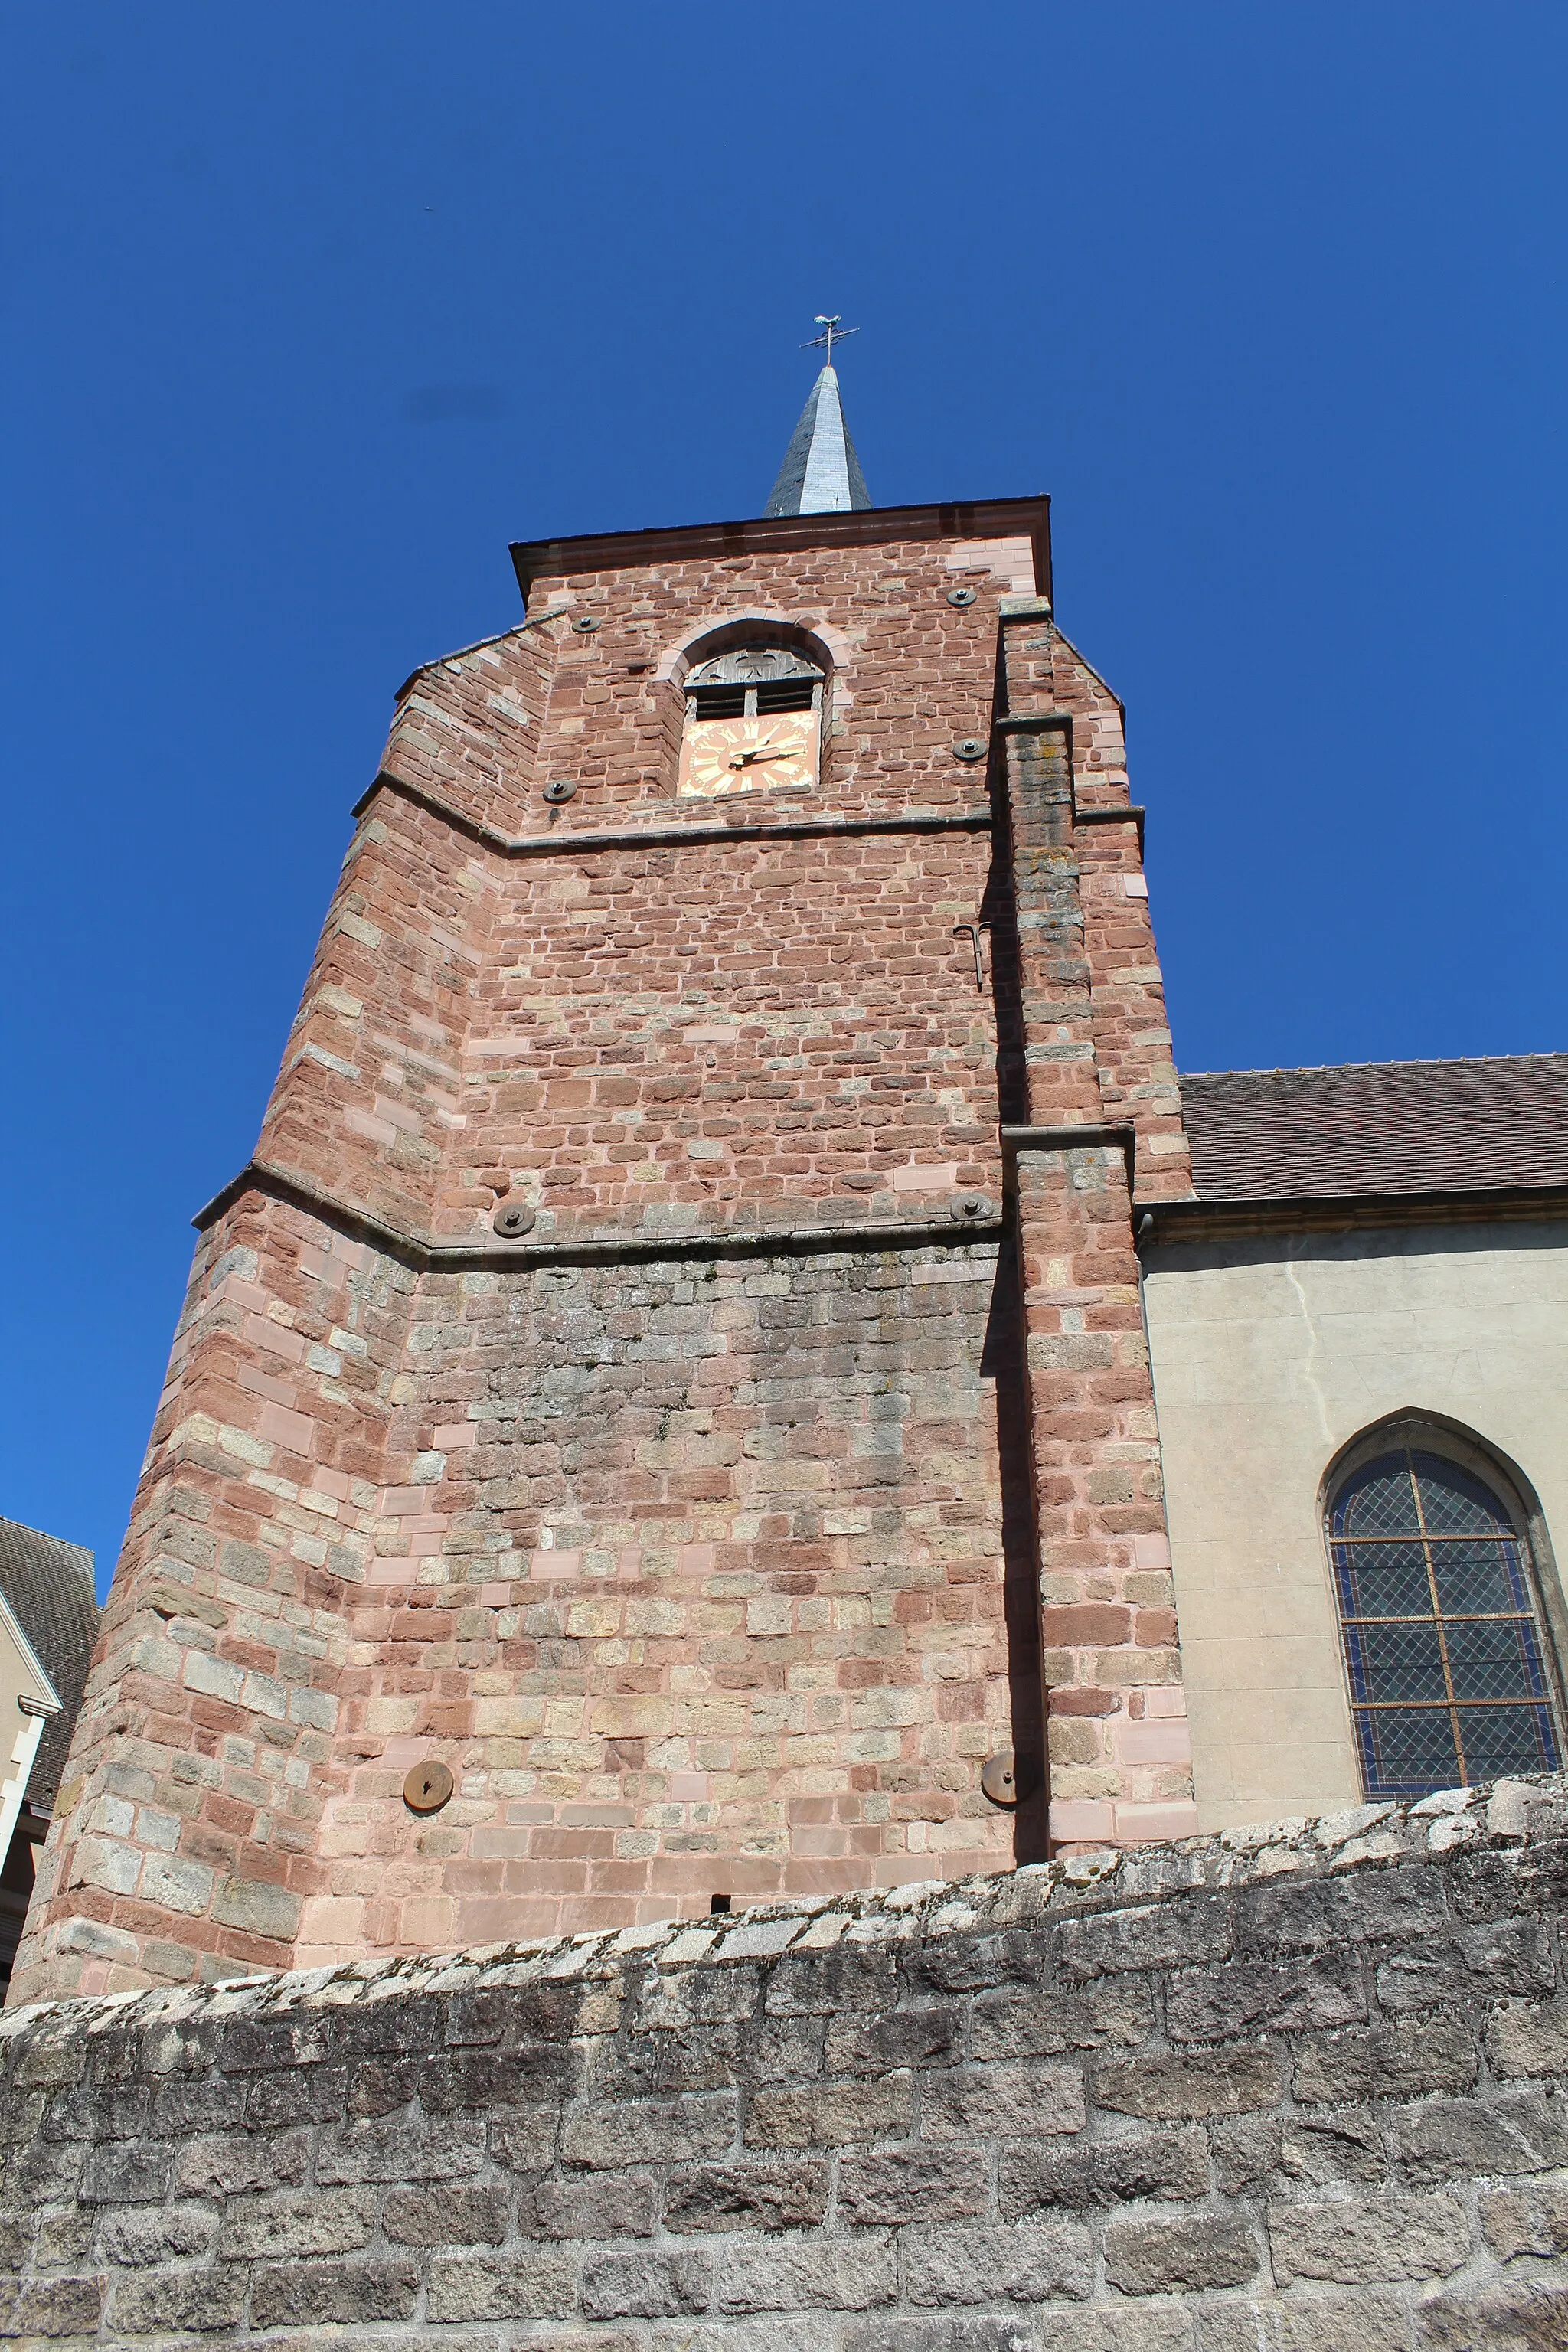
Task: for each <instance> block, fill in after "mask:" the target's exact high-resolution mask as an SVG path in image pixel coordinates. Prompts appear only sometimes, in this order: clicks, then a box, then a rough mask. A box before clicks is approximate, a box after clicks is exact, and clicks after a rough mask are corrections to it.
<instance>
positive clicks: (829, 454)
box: [763, 360, 871, 515]
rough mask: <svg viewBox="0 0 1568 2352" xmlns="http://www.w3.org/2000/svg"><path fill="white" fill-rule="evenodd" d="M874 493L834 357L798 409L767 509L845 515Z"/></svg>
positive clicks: (769, 511) (776, 512)
mask: <svg viewBox="0 0 1568 2352" xmlns="http://www.w3.org/2000/svg"><path fill="white" fill-rule="evenodd" d="M870 503H871V493H870V492H869V490H868V488H866V477H865V475H864V474H863V473H862V472H861V471H860V460H859V458H858V457H857V456H856V455H855V444H854V442H853V441H851V439H850V438H849V427H848V426H847V425H846V424H845V422H844V406H843V403H842V402H841V401H840V399H839V397H838V375H837V370H836V369H835V367H834V365H833V362H831V360H830V361H829V362H828V363H827V365H826V367H825V368H824V369H823V371H822V373H821V374H820V375H819V376H818V377H817V379H816V383H814V384H813V385H812V387H811V396H810V398H809V399H808V400H807V402H806V404H805V407H804V408H803V409H802V410H801V412H800V423H799V424H798V425H796V426H795V432H794V435H793V436H792V437H791V440H790V445H789V447H788V448H787V449H786V450H785V451H784V464H783V465H782V466H781V467H779V478H778V480H777V481H776V482H775V483H774V484H773V496H772V498H771V499H769V500H768V503H767V505H766V507H765V508H764V509H763V512H764V513H765V514H771V515H789V514H845V513H847V511H848V510H849V509H850V508H851V507H868V506H869V505H870Z"/></svg>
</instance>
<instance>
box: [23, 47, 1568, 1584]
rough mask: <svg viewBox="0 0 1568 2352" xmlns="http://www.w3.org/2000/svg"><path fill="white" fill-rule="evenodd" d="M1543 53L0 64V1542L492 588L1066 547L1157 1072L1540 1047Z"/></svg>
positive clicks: (129, 1350) (1557, 492)
mask: <svg viewBox="0 0 1568 2352" xmlns="http://www.w3.org/2000/svg"><path fill="white" fill-rule="evenodd" d="M1565 64H1568V11H1565V10H1564V9H1563V6H1562V5H1561V0H1555V5H1531V0H1510V5H1508V6H1506V7H1492V8H1478V7H1476V6H1474V5H1465V6H1458V5H1447V0H1380V5H1376V6H1368V5H1365V0H1352V5H1346V0H1327V4H1326V5H1324V0H1319V5H1312V6H1310V7H1306V6H1302V5H1287V0H1273V5H1265V6H1247V5H1241V0H1229V5H1219V6H1216V5H1202V0H1197V4H1196V5H1194V0H1188V5H1184V6H1182V7H1180V8H1177V7H1173V6H1171V5H1169V0H1158V5H1125V0H1123V5H1100V6H1092V7H1089V8H1076V9H1072V10H1068V9H1067V8H1064V7H1061V6H1058V5H1051V0H1028V5H1002V4H1001V0H992V5H987V0H979V5H969V6H965V7H954V6H952V5H932V0H900V5H893V0H883V5H853V0H839V5H834V6H831V7H826V6H821V5H809V0H794V5H790V6H789V7H787V8H782V7H781V8H768V9H758V8H752V9H737V8H735V7H734V6H732V5H679V0H678V5H666V6H663V7H653V6H647V5H641V6H637V5H626V0H595V5H594V6H593V7H591V8H586V9H583V8H557V7H550V6H545V5H531V6H526V7H524V6H519V5H515V0H511V5H483V0H468V5H462V0H453V5H444V6H437V5H435V0H426V5H424V6H422V7H414V6H410V5H404V0H374V5H373V0H312V5H309V6H303V5H292V0H271V5H268V6H267V7H266V8H263V9H239V8H234V7H215V6H213V5H210V0H203V5H181V0H157V5H153V6H146V7H137V8H127V7H123V6H121V5H104V0H88V5H77V6H75V7H72V8H70V9H64V8H60V7H57V6H52V5H47V0H31V5H16V0H12V5H9V6H7V7H6V8H5V11H4V15H3V16H0V85H3V89H4V96H3V99H0V107H3V110H4V128H3V137H0V152H3V161H0V181H3V188H4V228H3V235H4V248H3V270H0V300H3V303H4V314H3V320H0V332H3V337H4V347H5V354H6V356H5V364H4V375H3V379H0V380H3V383H4V417H3V437H0V448H3V451H4V458H3V464H4V471H5V553H4V572H3V575H0V576H3V581H4V589H3V593H4V616H3V618H4V636H3V645H4V652H5V674H6V724H5V782H6V793H7V803H8V808H7V815H6V823H5V861H4V888H5V908H4V912H3V916H0V953H3V954H4V957H5V978H4V987H3V992H0V1009H3V1016H4V1024H5V1095H4V1101H5V1150H4V1152H3V1154H0V1179H3V1182H4V1187H5V1200H4V1204H3V1206H4V1234H5V1249H6V1257H7V1271H6V1276H5V1284H4V1314H5V1343H4V1351H3V1354H0V1365H3V1377H4V1381H5V1400H4V1406H3V1419H0V1513H4V1514H5V1515H6V1516H8V1517H16V1518H21V1519H25V1520H27V1521H30V1522H31V1523H33V1524H34V1525H37V1526H41V1527H45V1528H49V1529H51V1530H52V1531H54V1532H56V1533H58V1534H60V1535H64V1536H68V1537H71V1538H75V1539H77V1540H79V1541H81V1542H86V1543H89V1544H91V1545H93V1546H94V1547H95V1549H97V1551H98V1553H99V1567H100V1579H102V1580H106V1579H107V1575H108V1571H109V1570H110V1566H111V1564H112V1560H113V1557H114V1554H115V1552H116V1550H117V1549H118V1546H119V1542H120V1538H121V1532H122V1530H123V1528H124V1524H125V1519H126V1517H127V1514H128V1511H129V1507H130V1502H131V1496H132V1488H133V1486H134V1483H135V1476H136V1471H137V1466H138V1463H139V1460H140V1456H141V1454H142V1448H143V1446H144V1444H145V1441H146V1434H147V1430H148V1427H149V1424H150V1423H151V1419H152V1414H153V1406H154V1403H155V1402H156V1398H157V1393H158V1388H159V1383H160V1381H161V1379H162V1375H163V1365H164V1361H165V1358H166V1355H167V1349H168V1342H169V1337H170V1333H171V1330H172V1328H173V1324H174V1316H175V1313H176V1310H177V1307H178V1303H179V1299H180V1295H181V1291H182V1286H183V1283H184V1272H185V1267H186V1264H187V1261H188V1256H189V1251H190V1246H191V1239H192V1236H191V1234H190V1229H189V1225H188V1223H187V1220H188V1218H189V1216H190V1214H191V1212H192V1211H193V1210H194V1209H195V1207H196V1206H197V1205H198V1204H199V1203H200V1202H202V1201H203V1200H205V1198H206V1197H207V1196H208V1195H209V1194H211V1193H212V1192H216V1190H217V1188H218V1187H219V1186H220V1185H221V1184H222V1183H223V1182H224V1181H225V1180H226V1178H227V1177H228V1176H230V1175H231V1174H232V1173H233V1172H234V1171H235V1170H236V1169H237V1168H238V1167H239V1166H240V1165H241V1164H242V1163H243V1162H244V1160H246V1159H247V1156H248V1153H249V1150H250V1148H251V1145H252V1143H253V1141H254V1139H255V1135H256V1130H257V1127H258V1122H259V1119H260V1116H261V1111H262V1108H263V1106H264V1103H265V1100H266V1097H267V1093H268V1087H269V1086H270V1084H271V1080H272V1076H273V1073H274V1070H275V1068H276V1066H277V1061H278V1056H279V1049H280V1047H281V1045H282V1041H283V1038H284V1035H285V1033H286V1031H287V1028H288V1024H289V1020H290V1018H291V1015H292V1013H293V1009H294V1006H295V1003H296V1001H297V998H298V994H299V991H300V983H301V982H302V980H303V977H304V974H305V971H306V968H307V964H308V961H309V958H310V950H311V947H312V944H313V942H314V940H315V936H316V932H317V929H318V926H319V923H320V920H321V913H322V909H323V908H324V906H325V904H326V900H327V897H328V893H329V890H330V888H331V881H332V877H333V874H334V871H335V869H336V866H337V864H338V861H339V858H340V857H341V856H342V850H343V848H344V845H345V844H346V841H347V837H348V826H349V817H348V812H349V808H350V804H351V803H352V802H353V799H354V797H355V796H356V794H357V793H359V792H360V791H361V790H362V789H363V785H364V784H365V783H366V782H367V781H368V780H369V778H370V776H371V775H372V773H373V772H374V766H375V761H376V755H377V752H378V751H379V749H380V746H381V743H382V740H383V736H384V729H385V725H386V722H387V719H388V715H389V711H390V701H391V694H392V690H393V688H395V686H396V685H397V684H398V682H399V680H400V679H401V678H402V677H404V676H405V673H406V672H407V671H408V670H409V669H411V668H412V667H414V665H415V664H416V662H419V661H422V660H424V659H426V658H427V657H429V656H433V655H436V654H438V653H440V652H442V651H444V650H446V649H448V648H450V647H452V646H458V645H461V644H463V643H465V642H466V641H468V640H469V639H472V638H475V637H478V636H481V635H485V634H487V633H489V632H490V631H494V630H498V629H503V628H505V627H507V626H508V625H510V623H511V622H512V621H513V620H514V619H515V618H516V617H517V614H518V601H517V591H516V588H515V585H514V583H513V581H512V578H511V573H510V566H509V563H508V561H507V554H506V546H507V541H508V540H509V538H516V537H533V536H538V535H542V534H545V533H549V532H555V531H583V530H598V529H606V528H616V527H629V526H637V525H642V524H651V523H668V522H689V521H697V520H710V519H714V518H717V517H721V516H731V515H743V514H754V513H756V512H757V511H758V510H759V509H760V507H761V506H762V504H763V500H764V499H765V498H766V495H767V491H768V488H769V487H770V484H771V482H772V478H773V471H774V469H775V467H776V466H777V464H778V461H779V458H780V457H781V455H782V453H783V450H784V443H785V441H786V439H787V437H788V435H789V432H790V428H791V426H792V425H793V424H794V422H795V415H796V413H797V412H798V410H799V408H800V405H801V403H802V400H803V399H804V396H805V391H806V389H807V386H808V384H809V382H810V378H811V371H812V368H813V366H814V364H815V362H814V359H813V357H812V355H810V354H807V353H804V352H801V351H800V350H799V349H798V348H797V346H798V344H799V342H800V341H801V339H802V338H803V337H804V336H805V335H807V334H809V333H810V332H811V331H812V329H811V325H810V320H811V317H812V313H813V312H814V311H816V310H839V311H842V312H843V313H844V314H845V316H846V319H847V320H850V321H853V322H856V323H858V325H859V326H860V328H861V330H862V331H861V333H860V334H859V335H858V337H857V339H856V340H855V341H853V342H851V343H850V344H848V345H847V349H846V352H845V354H844V359H843V364H842V374H843V381H844V387H845V398H846V404H847V412H848V415H849V419H850V424H851V426H852V429H853V431H854V434H855V436H856V439H857V442H858V446H859V451H860V456H861V458H862V461H863V463H864V466H865V468H866V474H867V478H868V481H869V484H870V487H871V492H872V496H873V497H874V498H875V499H876V500H877V501H878V503H879V504H886V505H891V504H895V503H897V502H900V501H902V500H912V499H936V498H943V499H947V498H974V497H994V496H999V495H1008V494H1012V493H1016V492H1023V491H1034V490H1039V489H1047V490H1049V491H1050V492H1051V493H1052V494H1053V496H1054V499H1055V502H1056V503H1055V520H1056V558H1057V590H1058V613H1059V617H1060V619H1061V621H1062V624H1063V625H1064V626H1065V628H1066V629H1067V631H1068V635H1070V636H1072V637H1073V638H1074V639H1075V641H1076V642H1077V643H1078V644H1079V645H1080V646H1082V647H1083V648H1084V650H1085V651H1086V652H1087V653H1088V654H1089V656H1090V658H1091V659H1092V660H1093V661H1094V662H1095V663H1096V664H1097V665H1098V666H1099V667H1101V668H1102V669H1103V670H1104V672H1105V674H1106V675H1107V677H1109V678H1110V680H1111V681H1112V683H1113V684H1114V685H1115V686H1116V688H1118V690H1119V691H1120V692H1121V694H1122V695H1124V696H1125V698H1127V700H1128V702H1129V704H1130V706H1131V755H1132V761H1133V782H1134V790H1135V793H1136V795H1137V797H1138V798H1139V799H1140V800H1142V801H1144V802H1146V803H1147V804H1148V807H1149V811H1150V820H1149V866H1150V875H1151V886H1152V893H1153V909H1154V919H1155V923H1156V926H1157V929H1158V932H1159V938H1160V943H1161V947H1162V950H1163V957H1164V964H1165V971H1166V976H1167V980H1168V982H1169V987H1170V995H1171V1003H1172V1012H1173V1020H1174V1025H1175V1034H1176V1042H1177V1053H1178V1058H1179V1060H1180V1062H1181V1064H1182V1066H1184V1067H1185V1068H1188V1069H1213V1068H1225V1067H1232V1066H1249V1065H1272V1064H1289V1063H1297V1062H1331V1061H1339V1060H1376V1059H1382V1058H1384V1057H1388V1056H1412V1055H1464V1054H1495V1053H1521V1052H1528V1051H1532V1050H1539V1049H1542V1048H1552V1047H1561V1046H1565V1045H1568V1005H1565V1003H1564V988H1563V922H1562V917H1561V911H1560V900H1561V895H1562V893H1561V882H1560V876H1561V873H1562V869H1563V854H1564V847H1565V843H1564V818H1563V790H1562V786H1563V748H1562V744H1563V713H1562V709H1561V703H1562V699H1563V651H1562V647H1563V627H1564V618H1565V615H1564V609H1563V607H1564V589H1563V542H1564V538H1565V536H1568V533H1565V530H1564V524H1565V520H1568V518H1565V515H1564V461H1563V444H1564V435H1565V429H1568V428H1565V421H1564V419H1565V405H1564V400H1563V357H1564V345H1565V337H1564V330H1563V281H1564V271H1563V260H1564V245H1565V242H1568V232H1565V226H1564V225H1565V223H1568V202H1565V196H1568V190H1565V187H1564V181H1565V179H1568V141H1565V139H1564V136H1563V122H1564V119H1565V113H1568V105H1565V100H1568V88H1565V83H1568V74H1565V71H1564V68H1565Z"/></svg>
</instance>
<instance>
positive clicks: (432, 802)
mask: <svg viewBox="0 0 1568 2352" xmlns="http://www.w3.org/2000/svg"><path fill="white" fill-rule="evenodd" d="M382 792H386V793H395V794H396V795H397V797H398V798H399V799H400V800H405V801H412V802H413V803H414V804H415V806H416V808H423V809H428V810H429V811H430V813H431V814H432V815H433V816H438V817H440V818H442V819H443V821H444V822H445V823H446V824H449V825H450V826H451V827H452V828H453V830H454V832H457V833H461V834H465V835H467V836H468V839H469V840H470V841H474V842H478V843H479V845H481V847H483V848H485V849H492V850H494V851H495V853H496V855H497V856H500V857H578V856H583V855H584V853H585V852H587V851H588V850H591V849H680V848H683V847H684V846H685V845H686V844H687V843H689V842H695V843H711V842H721V841H836V840H838V839H840V838H841V837H843V836H844V835H851V834H857V835H858V834H879V833H989V832H990V831H991V829H992V825H993V823H994V819H993V816H992V813H991V809H990V807H989V806H986V807H984V808H966V809H909V810H906V811H905V812H903V813H902V814H900V815H896V816H848V817H843V816H834V817H827V816H824V817H803V818H800V819H798V820H795V821H793V822H792V821H789V820H786V821H785V822H784V824H664V825H643V826H630V825H628V826H627V827H626V828H625V829H624V830H622V831H616V832H613V833H612V832H608V831H605V832H597V831H590V830H589V829H588V828H587V827H586V826H584V827H582V828H579V829H574V828H571V827H566V826H563V828H562V829H561V831H560V832H558V833H502V832H501V831H500V828H499V827H498V826H496V825H493V824H485V822H484V820H483V818H482V817H474V816H468V814H465V812H464V811H463V810H462V809H458V808H454V807H453V806H452V803H451V802H450V801H444V800H443V799H442V798H441V796H440V794H439V793H429V792H426V790H425V787H424V786H423V784H411V783H409V782H407V781H406V780H405V778H404V777H402V776H395V775H394V774H393V772H392V771H391V769H390V768H383V769H381V770H380V771H379V772H377V773H376V774H375V775H374V776H373V777H372V779H371V781H370V782H369V783H368V784H367V785H366V787H365V789H364V791H363V793H361V794H360V796H359V798H358V800H357V801H355V803H354V804H353V815H354V817H355V818H356V820H357V819H359V818H362V817H363V815H364V814H365V812H366V810H367V809H368V808H369V807H370V804H371V803H372V802H373V801H374V798H375V796H376V794H377V793H382ZM1117 814H1118V815H1121V814H1122V812H1121V810H1118V811H1117Z"/></svg>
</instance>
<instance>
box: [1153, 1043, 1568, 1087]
mask: <svg viewBox="0 0 1568 2352" xmlns="http://www.w3.org/2000/svg"><path fill="white" fill-rule="evenodd" d="M1501 1062H1568V1049H1558V1050H1555V1051H1553V1050H1552V1048H1550V1047H1548V1048H1546V1049H1544V1050H1543V1051H1541V1052H1538V1053H1532V1054H1422V1055H1410V1056H1408V1057H1407V1058H1405V1059H1403V1060H1397V1061H1390V1062H1296V1063H1275V1064H1273V1065H1271V1066H1262V1067H1255V1068H1252V1069H1243V1070H1178V1071H1177V1073H1176V1077H1177V1080H1178V1082H1179V1083H1184V1081H1185V1080H1187V1079H1188V1078H1318V1077H1328V1076H1332V1075H1334V1074H1335V1073H1337V1072H1339V1071H1342V1070H1482V1069H1489V1068H1492V1067H1495V1066H1496V1065H1497V1064H1499V1063H1501Z"/></svg>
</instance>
